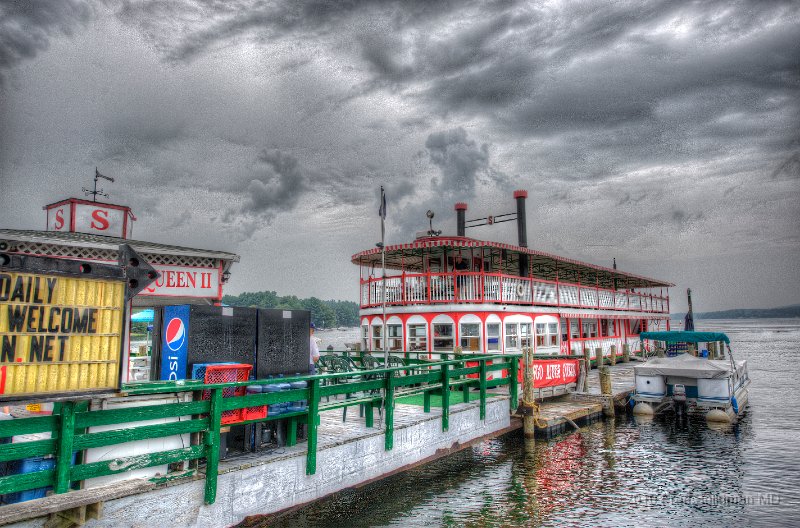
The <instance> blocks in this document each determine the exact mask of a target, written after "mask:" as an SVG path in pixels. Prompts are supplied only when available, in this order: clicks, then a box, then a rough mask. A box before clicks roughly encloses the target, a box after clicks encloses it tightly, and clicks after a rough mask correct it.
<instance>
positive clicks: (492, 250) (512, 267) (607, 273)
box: [351, 236, 675, 289]
mask: <svg viewBox="0 0 800 528" xmlns="http://www.w3.org/2000/svg"><path fill="white" fill-rule="evenodd" d="M470 252H471V254H472V256H473V257H480V258H484V259H487V260H490V262H491V269H492V270H493V271H495V272H505V273H509V274H516V273H517V272H518V271H519V259H520V256H521V255H528V260H529V263H530V265H531V268H532V270H533V274H534V276H535V277H539V278H542V279H545V280H553V281H555V280H561V281H572V282H575V283H579V282H580V283H584V284H586V283H589V284H598V285H600V286H601V287H606V288H613V289H617V287H619V288H661V287H663V288H668V287H671V286H675V285H674V284H672V283H670V282H666V281H662V280H657V279H651V278H649V277H644V276H641V275H636V274H633V273H626V272H623V271H619V270H616V269H612V268H606V267H604V266H598V265H595V264H589V263H587V262H581V261H578V260H573V259H570V258H566V257H560V256H558V255H553V254H550V253H545V252H543V251H537V250H534V249H529V248H526V247H521V246H515V245H513V244H504V243H501V242H490V241H485V240H476V239H473V238H468V237H457V236H438V237H420V238H417V239H416V240H415V241H413V242H410V243H407V244H395V245H389V246H386V268H387V269H395V270H404V271H407V272H412V273H423V272H425V271H426V261H425V259H426V257H427V256H431V255H434V254H437V253H438V254H442V253H444V254H445V255H455V254H456V253H460V254H462V255H466V256H469V255H470ZM351 261H352V262H353V264H358V265H361V266H366V267H375V268H379V267H380V266H381V248H379V247H378V248H373V249H367V250H365V251H361V252H360V253H356V254H355V255H353V256H352V257H351Z"/></svg>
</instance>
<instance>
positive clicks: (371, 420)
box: [364, 402, 375, 427]
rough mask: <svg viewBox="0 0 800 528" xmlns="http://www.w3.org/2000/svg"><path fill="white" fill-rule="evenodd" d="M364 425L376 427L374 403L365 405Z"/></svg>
mask: <svg viewBox="0 0 800 528" xmlns="http://www.w3.org/2000/svg"><path fill="white" fill-rule="evenodd" d="M364 423H365V425H366V426H367V427H375V413H374V412H373V406H372V402H367V403H365V404H364Z"/></svg>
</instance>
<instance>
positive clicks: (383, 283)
mask: <svg viewBox="0 0 800 528" xmlns="http://www.w3.org/2000/svg"><path fill="white" fill-rule="evenodd" d="M378 214H379V215H380V217H381V291H382V293H381V300H382V303H381V305H382V309H383V318H382V319H383V333H382V336H383V368H388V367H389V348H388V346H387V340H388V336H387V335H386V243H385V242H386V240H385V238H386V225H385V224H386V193H385V192H384V190H383V185H381V206H380V209H378ZM385 406H386V394H385V393H384V395H383V402H382V403H381V407H382V408H384V407H385ZM381 414H383V413H381Z"/></svg>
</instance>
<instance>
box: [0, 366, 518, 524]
mask: <svg viewBox="0 0 800 528" xmlns="http://www.w3.org/2000/svg"><path fill="white" fill-rule="evenodd" d="M518 359H519V355H511V354H507V355H495V356H492V355H474V356H469V355H462V356H461V357H460V358H459V359H455V360H448V361H436V362H425V363H424V364H420V363H418V362H416V361H408V360H406V365H404V366H402V367H393V368H381V369H373V370H364V371H354V372H343V373H336V374H321V375H316V376H295V377H292V378H278V379H269V380H258V381H248V382H242V383H220V384H208V385H206V384H202V383H199V382H194V381H188V380H187V381H186V382H183V383H181V382H149V383H141V384H130V385H125V386H123V387H122V389H121V395H125V396H133V395H156V394H174V393H176V392H189V391H191V392H195V391H208V393H207V394H208V395H209V398H208V399H205V400H200V399H198V398H199V396H200V394H201V393H200V392H196V393H195V399H194V401H189V402H182V403H166V404H159V405H147V406H141V407H135V408H125V409H109V410H89V405H88V401H86V400H77V401H63V402H60V403H58V404H56V409H55V410H54V412H53V414H52V415H49V416H36V417H29V418H17V419H14V420H5V421H0V439H9V437H11V436H14V435H23V434H33V433H50V435H51V438H49V439H42V440H34V441H28V442H20V443H6V444H0V464H3V463H5V462H9V461H15V460H20V459H26V458H31V457H49V456H53V457H54V459H55V467H54V468H52V469H44V470H40V471H35V472H30V473H24V474H17V475H7V476H0V494H6V493H12V492H18V491H25V490H30V489H36V488H42V487H51V486H52V487H53V490H54V492H55V493H66V492H68V491H69V490H70V489H73V488H74V487H77V486H78V485H79V484H80V481H82V480H86V479H90V478H94V477H100V476H105V475H114V474H119V473H125V472H127V471H131V470H134V469H140V468H145V467H151V466H159V465H164V464H174V463H182V462H186V461H195V462H193V463H192V465H193V466H194V469H183V470H180V471H173V472H171V473H169V474H167V475H166V476H164V477H158V478H154V479H152V480H153V481H154V482H163V481H168V480H174V479H177V478H189V477H194V476H198V475H200V474H201V473H198V472H197V471H196V469H197V466H198V465H199V462H200V461H201V460H202V459H205V502H206V503H207V504H212V503H214V501H215V499H216V493H217V475H218V471H219V446H220V433H221V429H222V428H223V427H225V426H223V425H221V423H220V421H221V416H222V413H223V411H227V410H233V409H242V408H247V407H256V406H261V405H272V404H277V403H284V402H291V401H298V400H307V402H308V407H307V410H305V411H301V412H293V413H284V414H280V415H277V416H269V415H268V416H267V417H266V418H259V419H255V420H247V421H243V422H238V423H237V424H235V425H241V424H247V423H254V422H263V421H269V420H283V419H285V420H288V428H287V440H286V443H287V445H288V446H292V445H295V444H296V443H297V426H298V424H300V423H306V424H307V425H308V432H307V441H308V449H307V455H306V456H307V458H306V473H307V474H309V475H313V474H314V473H315V472H316V470H317V439H318V430H317V428H318V426H319V424H320V413H322V412H325V411H329V410H332V409H341V408H345V407H349V406H353V405H364V406H365V407H366V409H365V410H366V412H365V422H366V425H367V427H374V418H373V414H374V413H373V409H374V408H375V407H381V406H382V407H383V409H384V411H385V412H384V423H385V428H384V434H385V448H386V449H387V450H390V449H392V448H393V446H394V402H395V400H396V399H397V398H399V397H404V396H409V395H419V394H423V395H424V411H425V412H429V411H430V396H431V394H432V393H438V394H441V397H442V415H441V423H442V430H443V431H447V429H448V427H449V419H450V405H451V398H450V396H451V394H450V392H451V390H453V389H462V390H463V395H464V401H468V396H469V394H468V392H467V391H468V389H471V388H478V389H479V399H480V401H479V407H480V418H481V420H483V419H485V416H486V400H487V390H489V389H491V388H494V387H499V386H506V385H507V386H508V387H509V394H510V400H511V402H510V408H511V410H515V409H516V407H517V392H518V387H517V385H518V383H517V372H518V368H519V362H518ZM467 362H469V365H470V366H467ZM499 370H507V371H508V373H509V375H508V377H505V378H503V377H498V378H496V379H491V380H490V379H488V377H489V373H490V372H493V371H499ZM468 375H473V377H468ZM292 381H306V382H307V387H306V388H303V389H290V390H285V391H279V392H272V393H261V394H248V395H245V396H235V397H223V390H224V389H226V388H230V387H237V386H246V385H269V384H273V383H286V382H292ZM183 416H190V417H191V419H189V420H181V421H174V422H168V423H163V424H157V425H144V426H138V427H137V426H136V423H135V422H140V421H144V420H154V419H163V418H173V417H183ZM101 425H102V426H109V425H112V426H113V425H119V428H116V429H111V430H107V431H102V432H89V428H91V427H95V426H101ZM186 433H199V438H201V439H202V441H201V442H199V443H198V444H197V445H191V446H189V447H184V448H180V449H170V450H166V451H160V452H154V453H148V454H145V455H136V456H130V457H125V458H117V459H114V460H104V461H98V462H91V463H85V462H83V458H82V457H81V456H80V454H81V452H82V451H83V450H85V449H89V448H93V447H103V446H109V445H114V444H120V443H124V442H131V441H136V440H145V439H152V438H160V437H167V436H173V435H179V434H186ZM0 475H2V473H0ZM1 512H2V508H1V507H0V516H2V513H1Z"/></svg>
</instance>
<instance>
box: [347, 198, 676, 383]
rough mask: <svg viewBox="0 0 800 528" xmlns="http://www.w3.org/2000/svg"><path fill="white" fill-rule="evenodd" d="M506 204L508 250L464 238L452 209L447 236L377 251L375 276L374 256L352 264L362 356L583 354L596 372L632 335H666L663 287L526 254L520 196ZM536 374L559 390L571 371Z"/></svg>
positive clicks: (461, 211) (461, 210)
mask: <svg viewBox="0 0 800 528" xmlns="http://www.w3.org/2000/svg"><path fill="white" fill-rule="evenodd" d="M514 198H515V199H516V202H517V213H516V219H517V227H518V234H519V244H518V245H512V244H505V243H499V242H492V241H486V240H477V239H474V238H469V237H467V236H465V230H466V227H467V225H466V224H467V221H466V220H465V214H466V210H467V204H465V203H458V204H456V205H455V210H456V216H457V235H456V236H447V235H441V234H439V233H437V232H436V231H433V229H432V228H431V231H428V232H427V233H423V234H420V235H418V236H417V238H416V239H415V240H414V241H412V242H410V243H406V244H397V245H388V246H386V247H385V269H386V275H385V276H382V275H383V274H382V269H383V267H382V258H383V256H382V250H383V249H384V248H381V247H377V248H373V249H368V250H365V251H361V252H360V253H357V254H355V255H353V256H352V262H353V263H354V264H356V265H358V266H359V268H360V318H361V348H362V350H368V351H375V352H376V353H377V352H378V351H383V350H384V345H386V347H387V348H388V350H389V352H390V353H392V354H399V353H417V354H418V355H420V356H422V357H426V356H427V357H430V358H431V359H438V358H439V356H440V355H441V354H452V353H454V352H456V353H457V352H461V351H463V352H464V353H488V354H498V353H501V354H505V353H510V352H520V351H521V350H522V349H523V348H525V347H532V349H533V351H534V354H536V357H537V358H539V357H542V356H552V357H554V358H556V357H557V358H564V357H565V356H577V355H580V356H582V355H583V354H584V351H586V353H588V354H589V355H590V356H591V358H592V359H593V361H594V362H595V363H596V359H597V357H596V351H597V350H601V351H602V354H603V356H604V357H608V356H610V355H611V354H616V355H617V356H622V355H623V345H627V346H628V347H630V348H629V350H631V351H632V352H634V353H635V352H636V351H637V350H639V347H640V346H641V345H640V341H639V334H640V333H641V332H645V331H659V330H668V329H669V294H668V288H669V287H670V286H674V285H673V284H671V283H669V282H666V281H663V280H657V279H651V278H648V277H643V276H640V275H636V274H633V273H627V272H624V271H620V270H617V269H616V266H614V268H607V267H603V266H598V265H595V264H589V263H585V262H579V261H576V260H573V259H569V258H566V257H560V256H557V255H552V254H549V253H545V252H542V251H538V250H534V249H530V248H528V247H527V233H526V223H525V200H526V198H527V192H526V191H522V190H520V191H516V192H515V193H514ZM503 216H505V217H509V216H513V214H509V215H503ZM512 219H513V218H512ZM492 220H493V219H492V218H491V217H490V218H489V219H487V223H492ZM470 222H473V223H474V222H476V221H470ZM384 313H385V318H386V325H385V330H384ZM384 332H385V334H386V335H384ZM384 339H385V340H386V343H384ZM540 366H542V368H541V369H537V370H539V371H541V372H537V382H536V386H537V387H540V386H544V385H547V384H548V381H551V382H552V384H559V383H560V384H564V382H566V381H568V380H567V378H565V377H564V372H563V371H564V370H566V371H568V372H570V373H572V371H573V369H572V368H564V369H561V372H560V374H561V380H560V381H559V380H555V379H553V380H547V379H546V378H547V377H548V376H547V372H548V370H552V372H553V373H555V372H556V369H549V368H547V367H546V366H545V365H544V364H540ZM554 377H555V376H554ZM569 379H570V380H574V379H575V376H574V375H573V376H569ZM567 384H569V383H567Z"/></svg>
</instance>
